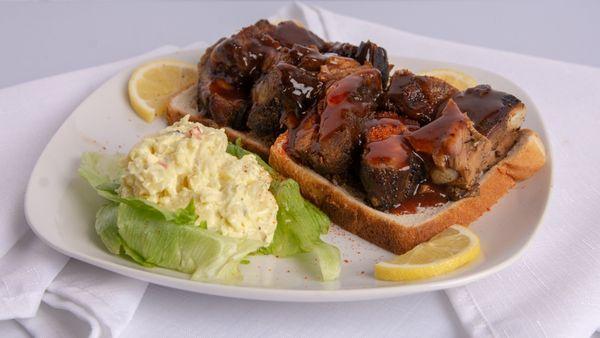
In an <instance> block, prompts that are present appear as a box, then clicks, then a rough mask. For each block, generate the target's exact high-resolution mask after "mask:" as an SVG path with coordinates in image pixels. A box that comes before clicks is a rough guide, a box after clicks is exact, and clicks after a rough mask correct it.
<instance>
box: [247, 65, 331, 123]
mask: <svg viewBox="0 0 600 338" xmlns="http://www.w3.org/2000/svg"><path fill="white" fill-rule="evenodd" d="M322 87H323V84H322V83H321V82H320V81H319V80H318V79H317V75H316V73H314V72H309V71H306V70H304V69H302V68H299V67H296V66H293V65H291V64H289V63H285V62H279V63H278V64H277V65H275V66H274V67H271V69H270V70H269V71H268V72H267V73H266V74H265V75H263V76H262V77H261V78H260V79H259V80H258V81H257V82H256V84H255V85H254V87H253V88H252V108H251V109H250V113H249V114H248V121H247V126H248V128H250V129H251V130H254V131H256V132H257V133H259V134H269V133H278V132H279V131H280V130H281V127H282V124H283V125H286V126H287V127H288V128H293V127H296V125H297V124H298V121H299V119H300V118H301V117H302V116H303V115H304V114H305V113H306V110H307V109H308V108H309V107H310V106H312V105H313V104H314V103H315V102H316V100H317V99H318V98H319V97H320V96H321V93H322Z"/></svg>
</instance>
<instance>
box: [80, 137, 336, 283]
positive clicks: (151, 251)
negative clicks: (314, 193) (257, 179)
mask: <svg viewBox="0 0 600 338" xmlns="http://www.w3.org/2000/svg"><path fill="white" fill-rule="evenodd" d="M227 152H228V153H230V154H232V155H234V156H236V157H238V158H241V157H243V156H245V155H251V156H256V159H257V161H258V163H259V164H260V165H261V166H263V167H264V168H265V169H266V170H267V171H268V172H269V173H270V174H271V176H272V177H273V183H272V185H271V188H270V189H271V192H272V193H273V195H274V196H275V199H276V201H277V204H278V206H279V212H278V213H277V228H276V231H275V235H274V237H273V241H272V242H271V244H270V245H269V246H268V247H263V246H264V243H262V242H259V241H256V240H248V239H236V238H231V237H226V236H223V235H220V234H218V233H214V232H211V231H208V230H206V222H201V223H200V224H196V223H197V222H196V221H197V218H198V216H197V215H196V213H195V210H194V203H193V202H192V201H190V203H189V204H188V205H187V206H186V207H185V208H181V209H179V210H176V211H168V210H164V209H163V208H161V207H160V206H158V205H156V204H154V203H151V202H149V201H146V200H143V199H140V198H129V197H121V196H119V194H118V189H119V185H120V184H119V179H120V177H121V175H122V174H123V172H124V167H123V164H124V156H123V155H119V154H117V155H105V154H99V153H84V154H83V155H82V158H81V164H80V167H79V174H80V175H81V176H82V177H83V178H84V179H86V180H87V181H88V183H89V184H90V185H91V186H92V187H93V188H94V189H95V190H96V192H97V193H98V194H99V195H100V196H102V197H103V198H105V199H106V200H108V204H106V205H104V206H102V207H101V208H100V209H99V210H98V212H97V214H96V223H95V229H96V233H97V234H98V236H99V237H100V239H101V240H102V242H103V243H104V245H105V246H106V248H107V249H108V251H109V252H111V253H113V254H119V255H122V256H125V257H128V258H130V259H131V260H133V261H135V262H136V263H138V264H141V265H143V266H146V267H153V266H160V267H165V268H169V269H174V270H177V271H181V272H185V273H189V274H191V275H192V279H195V280H205V281H218V282H222V283H231V282H235V281H239V280H240V278H241V274H240V272H239V265H240V264H247V262H248V261H247V260H246V259H245V258H246V257H247V256H248V255H249V254H251V253H253V252H258V253H261V254H272V255H275V256H278V257H289V256H294V255H298V254H309V255H314V258H315V259H316V261H317V262H318V264H319V268H320V271H321V274H322V277H323V280H333V279H336V278H337V277H338V276H339V272H340V253H339V250H338V249H337V248H336V247H335V246H332V245H330V244H327V243H325V242H323V241H322V240H321V238H320V235H321V234H325V233H327V231H328V229H329V224H330V221H329V218H328V217H327V216H326V215H325V214H324V213H323V212H321V211H320V210H319V209H318V208H316V207H315V206H314V205H313V204H311V203H310V202H308V201H306V200H304V198H302V196H301V194H300V189H299V187H298V184H297V183H296V182H295V181H293V180H290V179H283V177H281V176H280V175H279V174H278V173H277V172H276V171H275V170H274V169H273V168H271V167H270V166H269V165H268V164H267V163H266V162H265V161H263V160H262V159H261V158H260V157H258V156H257V155H255V154H253V153H251V152H248V151H247V150H245V149H243V148H242V146H241V143H240V142H239V140H238V142H236V144H231V143H230V144H229V146H228V148H227Z"/></svg>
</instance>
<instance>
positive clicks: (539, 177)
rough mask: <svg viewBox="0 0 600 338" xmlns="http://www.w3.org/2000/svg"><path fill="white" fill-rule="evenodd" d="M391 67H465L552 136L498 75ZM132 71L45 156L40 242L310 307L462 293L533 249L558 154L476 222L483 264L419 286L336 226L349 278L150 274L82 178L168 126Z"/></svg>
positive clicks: (182, 282)
mask: <svg viewBox="0 0 600 338" xmlns="http://www.w3.org/2000/svg"><path fill="white" fill-rule="evenodd" d="M201 53H202V51H184V52H179V53H175V54H172V55H167V56H165V57H166V58H177V59H181V60H185V61H189V62H196V61H197V60H198V59H199V57H200V55H201ZM391 62H392V63H393V64H395V65H397V66H398V67H403V68H409V69H412V70H413V71H417V72H418V71H422V70H428V69H432V68H441V67H443V68H446V67H451V68H455V69H459V70H463V71H464V72H466V73H468V74H471V75H473V76H474V77H475V78H477V80H478V81H479V82H480V83H489V84H491V85H492V86H493V87H494V88H496V89H499V90H504V91H507V92H509V93H512V94H514V95H516V96H517V97H519V98H520V99H521V100H523V101H524V102H525V104H526V105H527V107H528V115H527V120H526V122H525V126H527V127H529V128H532V129H534V130H535V131H537V132H538V133H539V134H540V135H541V137H542V139H543V140H547V137H546V133H545V129H544V126H543V124H542V121H541V117H540V113H539V112H538V111H537V109H536V107H535V105H534V104H533V102H531V100H530V99H529V97H528V96H527V94H525V93H524V92H523V91H522V90H521V89H520V88H519V87H518V86H516V85H515V84H513V83H511V82H510V81H508V80H507V79H505V78H503V77H501V76H499V75H496V74H493V73H490V72H487V71H484V70H481V69H476V68H471V67H466V66H460V65H451V64H446V63H442V62H434V61H429V60H419V59H406V58H401V57H392V58H391ZM130 73H131V69H126V70H124V71H123V72H121V73H120V74H118V75H116V76H115V77H114V78H112V79H111V80H109V81H107V82H106V83H105V84H104V85H102V87H100V88H99V89H98V90H96V91H95V92H94V93H93V94H92V95H90V96H89V97H88V98H87V99H86V100H85V101H84V102H83V103H82V104H81V105H80V106H79V107H78V108H77V109H76V110H75V111H74V112H73V114H71V116H70V117H69V118H68V119H67V120H66V121H65V123H64V124H63V125H62V126H61V128H60V129H59V130H58V132H57V133H56V135H54V137H53V138H52V140H51V141H50V143H49V144H48V146H47V147H46V149H45V150H44V152H43V153H42V155H41V156H40V158H39V160H38V162H37V164H36V166H35V168H34V170H33V173H32V175H31V178H30V180H29V185H28V187H27V194H26V197H25V211H26V216H27V219H28V221H29V224H30V225H31V228H32V229H33V231H34V232H35V233H36V234H37V235H38V237H39V238H41V239H42V240H43V241H45V242H46V243H47V244H49V245H50V246H51V247H53V248H54V249H56V250H58V251H60V252H62V253H64V254H66V255H69V256H71V257H74V258H76V259H79V260H82V261H84V262H87V263H90V264H93V265H97V266H99V267H102V268H105V269H108V270H111V271H114V272H116V273H120V274H123V275H126V276H129V277H133V278H137V279H141V280H145V281H148V282H152V283H156V284H160V285H164V286H169V287H173V288H178V289H184V290H189V291H194V292H200V293H206V294H213V295H220V296H227V297H239V298H248V299H262V300H277V301H304V302H309V301H350V300H361V299H375V298H384V297H393V296H399V295H406V294H410V293H416V292H423V291H430V290H437V289H444V288H450V287H456V286H459V285H463V284H466V283H469V282H472V281H474V280H476V279H479V278H482V277H484V276H487V275H489V274H491V273H494V272H496V271H498V270H500V269H502V268H504V267H506V266H508V265H509V264H510V263H511V262H513V261H514V260H515V259H517V257H518V256H519V255H520V253H522V251H523V250H524V249H525V247H526V245H527V243H528V242H529V241H530V240H531V238H532V236H533V235H534V233H535V231H536V230H537V228H538V226H539V224H540V221H541V218H542V215H543V213H544V208H545V206H546V201H547V199H548V195H549V191H550V182H551V161H550V158H548V163H547V165H546V166H545V167H544V168H543V169H542V170H541V171H540V172H539V173H537V174H536V175H535V176H534V177H533V178H531V179H529V180H528V181H526V182H524V183H521V184H519V185H518V186H517V187H516V188H515V189H513V190H512V191H511V192H510V193H509V194H508V195H507V196H505V197H504V198H503V199H502V200H501V201H500V202H499V203H498V204H497V205H496V206H494V208H493V209H492V210H491V211H490V212H488V213H487V214H485V215H484V216H483V217H481V218H480V219H479V220H478V221H477V222H475V223H474V224H473V225H472V226H471V228H472V229H473V230H474V231H475V232H476V233H477V235H478V236H479V237H480V239H481V245H482V249H483V253H484V254H483V256H482V258H480V259H479V260H478V261H477V262H474V263H472V264H470V265H468V266H466V267H463V268H461V269H459V270H458V271H455V272H453V273H451V274H448V275H445V276H442V277H439V278H435V279H431V280H427V281H421V282H413V283H393V282H382V281H377V280H375V279H374V278H373V266H374V264H375V262H377V261H379V260H382V259H385V258H389V257H391V254H390V253H389V252H387V251H385V250H382V249H380V248H378V247H376V246H374V245H372V244H369V243H367V242H365V241H363V240H361V239H360V238H358V237H356V236H354V235H352V234H350V233H348V232H346V231H344V230H342V229H340V228H338V227H335V226H333V227H332V230H331V231H330V234H328V235H327V241H330V242H332V243H334V244H335V245H337V246H338V247H339V248H340V250H341V252H342V256H343V263H342V273H341V276H340V278H339V280H338V281H335V282H327V283H324V282H320V281H319V280H318V275H317V274H316V272H315V271H313V270H312V267H311V265H304V264H302V262H301V261H299V260H296V259H276V258H274V257H272V256H268V257H252V258H251V259H250V260H251V263H250V264H249V265H243V266H242V272H243V275H244V281H243V282H242V283H241V284H239V285H219V284H209V283H200V282H195V281H191V280H189V279H188V276H187V275H185V274H182V273H177V272H173V271H170V270H166V269H160V268H153V269H146V268H144V267H141V266H138V265H136V264H134V263H132V262H130V261H128V260H126V259H123V258H121V257H118V256H115V255H112V254H110V253H108V252H107V251H106V250H105V248H104V247H103V245H102V243H101V242H100V240H99V238H98V236H96V234H95V232H94V227H93V224H94V216H95V213H96V211H97V210H98V207H99V206H100V205H101V203H102V200H101V199H100V198H99V197H98V196H97V195H96V193H95V192H94V191H93V190H92V189H91V188H90V187H89V186H88V185H87V183H85V182H84V181H83V180H82V179H81V178H80V177H79V176H78V175H77V167H78V164H79V159H80V156H81V154H82V153H83V152H85V151H100V152H108V153H113V152H127V151H128V149H130V147H131V146H132V145H133V144H134V143H135V142H136V141H137V140H139V139H140V137H142V135H146V134H148V133H151V132H154V131H156V130H158V129H161V128H163V127H164V126H165V123H164V122H163V121H160V120H159V121H156V122H154V123H152V124H147V123H145V122H143V121H142V120H141V119H139V118H138V117H137V116H136V115H135V113H134V112H133V111H132V110H131V108H130V107H129V103H128V99H127V80H128V78H129V75H130ZM546 147H547V149H548V144H547V143H546ZM548 150H549V149H548ZM548 153H549V151H548Z"/></svg>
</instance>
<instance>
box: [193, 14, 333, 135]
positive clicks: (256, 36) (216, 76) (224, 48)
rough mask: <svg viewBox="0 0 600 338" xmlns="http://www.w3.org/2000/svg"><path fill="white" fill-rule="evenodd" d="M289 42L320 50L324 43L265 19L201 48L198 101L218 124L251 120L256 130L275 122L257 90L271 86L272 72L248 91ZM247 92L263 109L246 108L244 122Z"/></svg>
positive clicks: (284, 57)
mask: <svg viewBox="0 0 600 338" xmlns="http://www.w3.org/2000/svg"><path fill="white" fill-rule="evenodd" d="M294 46H297V49H301V48H302V46H313V47H312V49H311V50H312V51H315V50H318V49H324V48H325V42H324V41H323V40H322V39H321V38H319V37H318V36H316V35H315V34H314V33H312V32H310V31H308V30H306V29H304V28H302V27H300V26H298V25H296V24H295V23H293V22H291V21H285V22H281V23H279V24H278V25H276V26H274V25H272V24H270V23H269V22H268V21H266V20H260V21H258V22H257V23H255V24H254V25H252V26H248V27H245V28H243V29H242V30H241V31H240V32H239V33H237V34H234V35H232V36H231V37H229V38H224V39H221V40H219V41H218V42H217V43H216V44H215V45H213V46H211V47H210V48H209V49H207V51H206V53H205V54H204V55H203V57H202V59H201V60H200V63H199V65H198V70H199V81H198V94H199V95H198V106H199V107H200V109H202V110H203V111H204V113H206V114H209V115H210V117H211V118H212V119H213V120H215V121H216V122H217V123H218V124H219V125H221V126H231V127H233V128H236V129H245V127H246V126H247V125H251V126H253V127H257V132H259V133H266V132H269V131H273V130H275V129H276V126H278V125H279V122H278V121H275V120H276V119H275V117H277V116H276V113H275V112H276V109H275V108H273V107H270V106H269V105H274V104H275V103H274V102H272V100H269V98H268V97H265V95H264V94H265V93H264V92H262V93H261V91H263V90H265V89H269V88H274V87H273V83H272V80H271V79H272V78H273V77H275V76H273V75H270V77H269V76H265V77H266V79H265V80H263V81H261V82H263V83H262V84H260V85H259V86H258V88H257V89H256V92H258V93H254V92H252V93H251V88H252V87H253V85H254V83H255V82H256V81H257V80H258V79H259V78H261V77H263V74H265V73H267V72H268V71H269V70H270V69H271V68H273V66H274V65H276V64H277V63H278V62H280V61H288V60H289V59H290V58H291V56H290V55H289V50H290V48H291V49H293V48H294ZM317 54H318V53H317ZM259 94H261V95H259ZM251 95H253V96H255V97H258V98H260V99H261V102H259V106H261V107H263V106H265V105H266V107H265V108H264V109H260V111H261V112H262V111H264V112H265V113H264V114H263V115H261V114H259V115H261V116H257V113H256V112H252V119H251V121H248V122H247V118H248V117H247V113H248V109H249V108H250V107H251V106H252V105H253V104H252V102H251V97H250V96H251ZM251 128H252V127H251Z"/></svg>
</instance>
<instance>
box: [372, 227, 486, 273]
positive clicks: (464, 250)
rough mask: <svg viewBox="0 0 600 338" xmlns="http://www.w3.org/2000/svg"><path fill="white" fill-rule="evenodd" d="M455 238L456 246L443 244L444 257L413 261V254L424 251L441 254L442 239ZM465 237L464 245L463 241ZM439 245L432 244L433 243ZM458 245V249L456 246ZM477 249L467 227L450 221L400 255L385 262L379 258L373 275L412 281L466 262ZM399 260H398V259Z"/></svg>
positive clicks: (450, 239) (475, 238)
mask: <svg viewBox="0 0 600 338" xmlns="http://www.w3.org/2000/svg"><path fill="white" fill-rule="evenodd" d="M453 238H456V239H457V240H458V241H461V243H459V244H456V245H460V246H461V247H460V248H446V249H448V251H451V252H450V253H449V256H448V257H444V258H434V260H433V261H431V262H426V263H414V262H411V259H413V260H414V259H415V257H413V256H417V257H416V258H417V260H418V258H419V257H418V256H419V255H420V256H423V255H424V254H425V255H426V254H427V251H436V252H435V253H437V254H440V253H441V254H442V255H443V252H444V250H445V248H444V247H443V246H444V245H445V244H444V243H443V242H448V241H452V240H453ZM465 240H466V245H464V242H465ZM438 244H439V245H441V247H438V248H436V245H438ZM457 249H458V250H457ZM480 252H481V248H480V244H479V238H478V237H477V235H475V234H474V233H473V232H472V231H471V230H469V229H468V228H466V227H463V226H460V225H453V226H451V227H449V228H448V229H446V230H444V231H443V232H442V233H440V234H438V235H436V236H434V237H433V238H432V239H431V240H430V241H428V242H425V243H421V244H419V245H418V246H416V247H415V248H413V249H412V250H410V251H408V252H406V253H405V254H403V255H400V256H396V257H395V258H394V259H392V260H390V261H386V262H379V263H377V264H376V265H375V277H376V278H377V279H381V280H388V281H413V280H420V279H426V278H431V277H435V276H439V275H442V274H445V273H448V272H451V271H454V270H456V269H457V268H459V267H461V266H464V265H466V264H467V263H469V262H471V261H473V260H475V259H476V258H477V257H478V256H479V254H480ZM401 261H402V262H401Z"/></svg>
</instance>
